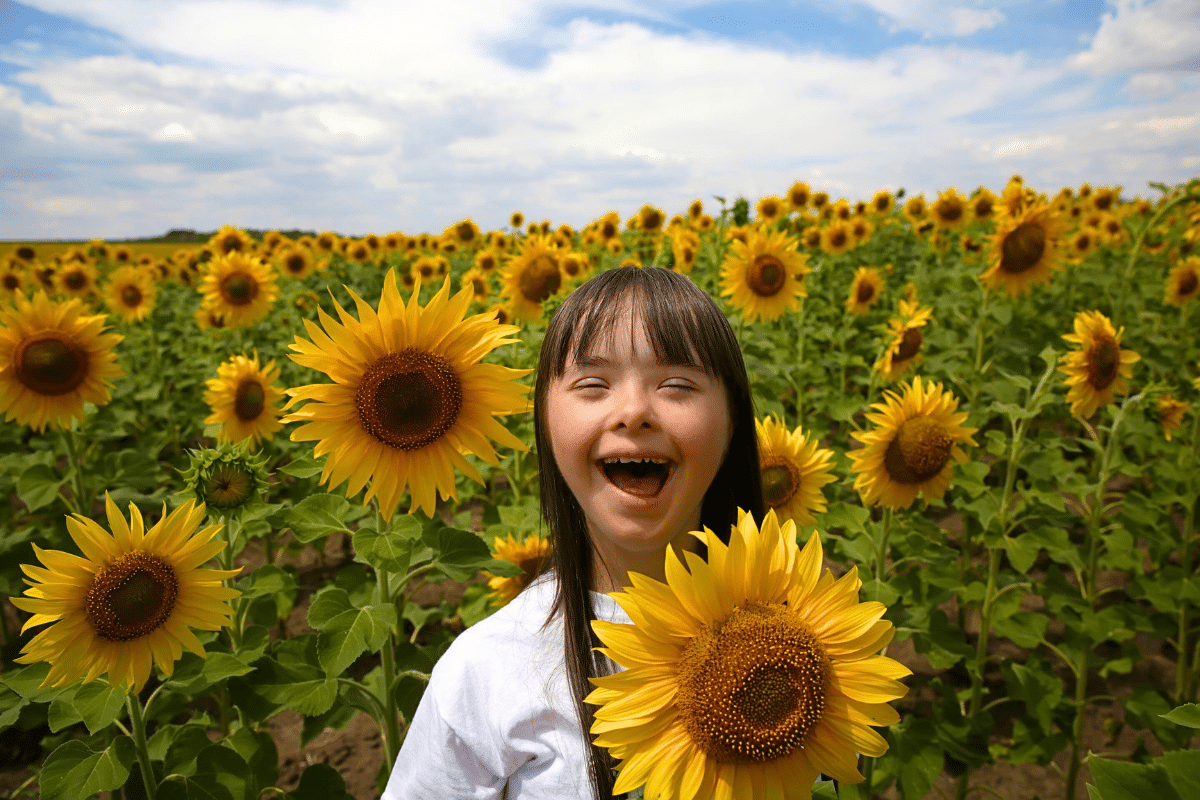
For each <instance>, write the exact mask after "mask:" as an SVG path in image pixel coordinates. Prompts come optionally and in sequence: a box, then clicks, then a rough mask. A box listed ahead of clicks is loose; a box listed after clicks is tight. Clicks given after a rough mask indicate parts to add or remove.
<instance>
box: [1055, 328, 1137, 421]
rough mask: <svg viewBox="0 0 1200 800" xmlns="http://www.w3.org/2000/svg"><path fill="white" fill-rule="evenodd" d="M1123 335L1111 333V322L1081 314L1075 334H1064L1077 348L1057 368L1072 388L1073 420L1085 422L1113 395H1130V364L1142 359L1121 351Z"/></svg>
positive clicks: (1068, 395)
mask: <svg viewBox="0 0 1200 800" xmlns="http://www.w3.org/2000/svg"><path fill="white" fill-rule="evenodd" d="M1124 332H1125V329H1124V328H1121V330H1119V331H1118V330H1114V329H1113V325H1112V322H1111V321H1110V320H1109V319H1108V317H1106V316H1104V315H1103V314H1101V313H1100V312H1099V311H1080V312H1079V313H1078V314H1076V315H1075V332H1074V333H1065V334H1063V338H1064V339H1066V340H1067V341H1068V342H1073V343H1075V344H1077V345H1079V346H1080V349H1079V350H1072V351H1071V352H1069V353H1067V356H1066V361H1065V363H1064V364H1063V366H1061V367H1059V368H1058V370H1059V372H1063V373H1065V374H1066V376H1067V379H1066V381H1064V382H1065V383H1066V384H1067V386H1069V387H1071V388H1070V390H1069V391H1068V392H1067V402H1068V403H1070V404H1071V413H1072V414H1074V415H1075V416H1077V417H1082V418H1083V419H1088V418H1089V417H1091V416H1092V415H1093V414H1095V413H1096V409H1098V408H1099V407H1100V406H1103V405H1107V404H1109V403H1111V402H1113V395H1115V394H1125V392H1127V391H1129V386H1128V385H1127V384H1126V383H1125V379H1126V378H1130V377H1133V364H1134V363H1136V362H1138V361H1141V360H1142V357H1141V356H1140V355H1138V354H1137V353H1135V352H1134V351H1132V350H1122V349H1121V334H1122V333H1124Z"/></svg>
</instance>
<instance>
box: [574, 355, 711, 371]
mask: <svg viewBox="0 0 1200 800" xmlns="http://www.w3.org/2000/svg"><path fill="white" fill-rule="evenodd" d="M570 366H573V367H574V368H576V369H586V368H588V367H593V368H594V367H612V366H614V362H612V361H610V360H609V359H607V358H605V357H604V356H597V355H591V356H586V357H584V358H581V359H579V360H578V361H576V362H575V363H574V364H573V365H570ZM658 366H662V367H689V368H691V369H697V370H700V371H702V372H703V371H705V370H704V367H702V366H700V365H699V364H697V363H695V362H692V361H680V362H677V363H673V362H660V363H659V364H658Z"/></svg>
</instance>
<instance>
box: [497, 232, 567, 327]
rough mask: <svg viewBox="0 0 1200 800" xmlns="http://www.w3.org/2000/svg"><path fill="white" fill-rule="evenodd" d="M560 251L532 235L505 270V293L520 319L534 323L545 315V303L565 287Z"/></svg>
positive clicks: (544, 239) (539, 236)
mask: <svg viewBox="0 0 1200 800" xmlns="http://www.w3.org/2000/svg"><path fill="white" fill-rule="evenodd" d="M561 257H562V254H561V252H560V251H559V250H558V248H556V247H554V246H552V245H551V243H550V240H549V239H548V238H546V237H545V236H541V235H539V234H531V235H530V236H529V238H527V239H526V240H525V242H524V244H523V245H522V247H521V252H520V253H518V254H517V255H516V256H514V257H513V258H512V260H511V261H509V263H508V265H507V266H506V267H505V268H504V286H503V294H504V296H505V297H507V298H508V304H509V306H510V307H511V308H512V310H513V313H515V314H516V315H517V316H518V317H519V318H520V319H522V320H526V321H532V320H535V319H537V318H538V317H540V316H541V314H542V303H543V302H544V301H545V300H546V298H548V297H549V296H550V295H552V294H555V293H557V292H558V290H559V289H560V288H562V283H563V275H562V267H561V265H560V264H559V259H560V258H561Z"/></svg>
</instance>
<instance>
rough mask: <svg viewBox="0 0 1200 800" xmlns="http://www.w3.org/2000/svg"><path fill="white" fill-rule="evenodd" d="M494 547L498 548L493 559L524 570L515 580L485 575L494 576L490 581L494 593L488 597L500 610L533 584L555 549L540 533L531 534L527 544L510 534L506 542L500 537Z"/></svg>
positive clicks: (526, 541) (489, 585) (513, 578)
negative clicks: (552, 548) (551, 551)
mask: <svg viewBox="0 0 1200 800" xmlns="http://www.w3.org/2000/svg"><path fill="white" fill-rule="evenodd" d="M493 546H494V548H495V549H494V552H493V555H494V556H495V557H496V558H500V559H503V560H505V561H508V562H511V563H513V564H516V565H517V566H518V567H520V568H521V574H520V575H513V576H511V577H504V576H502V575H492V574H491V573H490V572H484V574H485V575H491V577H489V578H488V588H489V589H491V590H492V591H491V592H490V593H489V594H488V597H489V598H490V599H491V601H492V604H493V605H495V606H497V607H499V606H505V605H508V604H509V603H510V602H512V599H513V598H514V597H516V596H517V595H519V594H520V593H521V591H522V590H523V589H524V588H525V587H526V586H528V585H529V584H530V583H532V582H533V579H534V577H535V576H536V575H537V571H538V568H539V567H540V566H541V565H542V563H544V562H545V561H546V559H548V558H549V557H550V550H551V545H550V540H549V539H547V538H546V537H544V536H538V535H537V534H536V533H531V534H529V535H528V536H527V537H525V541H523V542H518V541H517V540H516V539H514V538H513V535H512V534H511V533H510V534H508V536H507V537H505V538H504V539H501V538H500V537H496V540H495V542H494V543H493Z"/></svg>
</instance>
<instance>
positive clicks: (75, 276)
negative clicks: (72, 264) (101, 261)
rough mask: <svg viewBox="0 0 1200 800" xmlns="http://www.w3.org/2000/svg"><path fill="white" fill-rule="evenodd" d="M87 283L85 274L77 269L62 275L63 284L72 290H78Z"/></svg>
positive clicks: (85, 286) (84, 287)
mask: <svg viewBox="0 0 1200 800" xmlns="http://www.w3.org/2000/svg"><path fill="white" fill-rule="evenodd" d="M87 284H88V279H87V275H85V274H83V273H82V272H80V271H79V270H72V271H71V272H68V273H67V274H66V275H64V276H63V285H64V286H66V287H67V288H68V289H70V290H71V291H72V292H78V291H80V290H81V289H86V288H87Z"/></svg>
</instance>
